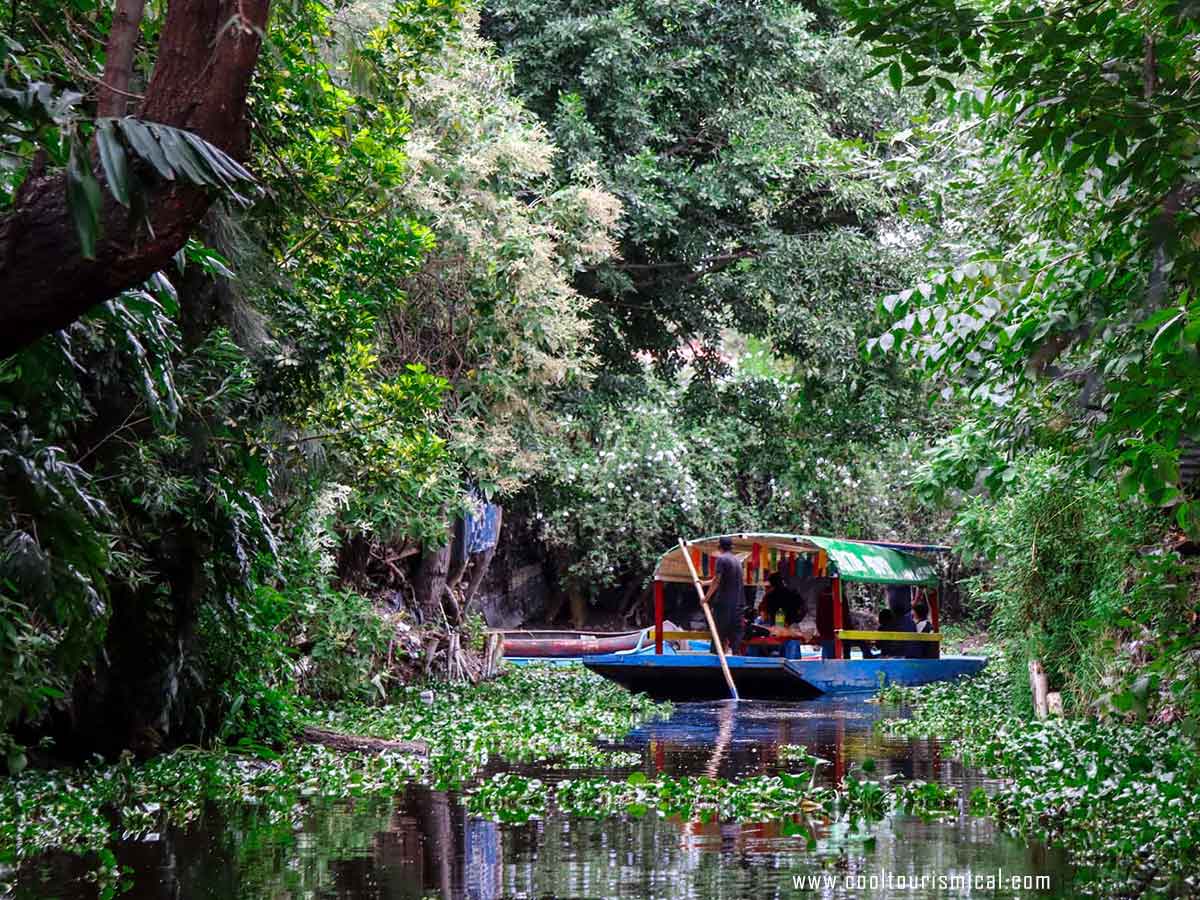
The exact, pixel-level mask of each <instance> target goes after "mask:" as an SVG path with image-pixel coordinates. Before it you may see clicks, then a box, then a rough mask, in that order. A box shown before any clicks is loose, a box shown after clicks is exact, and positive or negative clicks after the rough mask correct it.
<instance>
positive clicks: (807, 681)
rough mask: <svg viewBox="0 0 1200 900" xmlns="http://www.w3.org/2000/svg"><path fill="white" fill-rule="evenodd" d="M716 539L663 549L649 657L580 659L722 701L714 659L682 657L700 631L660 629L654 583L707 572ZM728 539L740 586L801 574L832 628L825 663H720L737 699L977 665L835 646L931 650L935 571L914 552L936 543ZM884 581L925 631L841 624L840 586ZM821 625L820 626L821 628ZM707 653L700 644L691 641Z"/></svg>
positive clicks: (670, 694)
mask: <svg viewBox="0 0 1200 900" xmlns="http://www.w3.org/2000/svg"><path fill="white" fill-rule="evenodd" d="M720 537H721V536H719V535H718V536H713V537H707V538H702V539H700V540H698V541H694V542H692V543H691V544H690V545H688V546H687V548H686V551H687V552H688V553H689V554H690V562H689V559H688V558H686V557H684V556H683V553H684V552H685V550H684V547H682V546H680V547H673V548H672V549H671V550H668V551H667V552H666V553H664V554H663V555H662V556H661V557H660V558H659V561H658V565H657V567H656V568H655V570H654V601H655V604H654V605H655V609H654V613H655V627H654V631H653V638H654V642H653V646H654V651H655V652H653V653H638V654H629V653H615V652H608V653H596V654H594V655H588V656H585V657H584V658H583V663H584V665H586V666H587V667H588V668H589V669H591V670H592V671H594V672H597V673H599V674H600V675H603V676H604V677H606V678H609V679H611V680H613V681H616V682H617V683H618V684H621V685H624V686H625V687H627V688H629V689H630V690H633V691H639V692H643V693H647V694H650V695H651V696H654V697H660V698H663V699H674V700H701V699H716V698H722V697H727V696H729V689H728V687H727V686H726V684H725V680H724V676H723V675H722V672H721V665H720V660H719V659H718V658H717V657H716V656H714V655H712V654H711V653H708V652H695V651H692V652H689V649H688V648H690V647H691V646H692V642H697V643H699V642H700V641H703V640H704V639H706V638H707V637H708V634H707V633H703V632H691V631H674V630H669V629H667V628H665V627H664V621H663V586H664V584H665V583H668V582H678V583H691V582H692V579H693V575H692V571H693V570H694V571H697V572H703V573H704V574H705V575H707V574H708V573H709V572H710V571H715V569H716V567H715V563H714V562H713V560H714V559H715V556H716V553H717V550H718V541H719V539H720ZM725 537H729V538H730V539H731V540H732V542H733V552H734V553H735V554H737V555H738V556H739V558H740V559H741V560H742V563H743V571H744V572H745V581H746V586H747V587H748V588H751V589H753V588H760V587H762V585H763V583H764V580H765V576H766V575H767V574H768V573H769V572H775V571H778V572H780V573H783V574H784V575H785V576H790V577H792V578H795V577H796V576H797V571H798V570H799V569H801V568H802V569H803V571H805V572H807V573H812V574H811V575H806V576H804V578H805V579H807V580H808V582H809V583H810V584H812V585H817V586H818V588H820V589H821V590H823V593H821V594H820V595H819V597H818V599H817V603H818V604H819V605H820V604H824V605H825V607H826V610H827V614H828V618H827V621H832V629H831V630H830V631H827V632H825V633H824V637H825V639H826V641H825V643H826V650H827V653H829V654H830V655H831V657H832V658H828V659H820V658H816V657H811V656H809V657H805V658H801V659H785V658H783V657H779V656H742V655H733V656H729V657H727V659H728V663H729V668H730V670H731V672H732V674H733V678H734V680H735V682H736V683H737V688H738V693H739V694H740V695H741V696H742V697H746V698H758V699H770V700H803V699H807V698H811V697H815V696H818V695H820V694H840V693H853V692H860V691H872V690H876V689H877V688H879V687H880V686H882V685H884V684H900V685H918V684H928V683H930V682H934V681H951V680H953V679H956V678H960V677H963V676H968V675H974V674H976V673H978V672H979V671H980V670H981V669H982V668H983V666H984V664H985V662H986V660H985V659H984V658H983V657H972V656H938V655H937V652H936V651H934V653H933V654H932V658H931V657H930V656H925V657H922V658H903V657H881V658H879V657H877V658H864V659H848V658H846V657H847V656H848V653H847V652H845V650H846V647H844V646H843V642H844V641H847V642H855V643H859V644H860V646H862V645H865V644H866V643H867V642H876V643H881V644H884V645H886V644H887V643H888V642H891V641H898V642H902V643H903V645H904V646H905V647H908V648H911V647H913V646H914V645H915V646H917V647H922V646H928V645H930V644H932V645H933V646H935V647H936V646H938V645H939V642H940V641H941V639H942V636H941V634H940V632H938V606H937V601H938V587H939V580H938V575H937V571H936V569H935V568H934V566H933V565H932V563H931V562H930V561H929V560H928V559H925V558H924V557H923V556H921V555H918V554H921V553H926V554H927V553H935V552H941V551H944V550H946V549H947V548H944V547H934V546H928V545H911V544H895V543H882V542H875V541H848V540H838V539H833V538H823V537H812V536H809V535H792V534H733V535H725ZM847 582H848V583H859V584H872V585H886V586H890V587H892V588H901V589H907V591H908V594H909V596H910V597H918V596H919V597H921V598H922V599H924V600H926V602H927V603H928V605H929V607H930V610H931V613H932V614H931V617H930V618H931V621H932V625H933V633H929V634H914V633H911V632H897V631H858V630H853V629H849V628H845V627H843V626H844V624H849V623H846V622H844V615H845V613H844V611H843V606H844V601H843V597H842V585H843V583H847ZM825 627H828V626H825ZM784 640H785V638H758V639H755V640H752V641H750V642H749V643H750V644H751V645H756V646H757V647H759V648H763V649H769V648H770V645H772V644H782V643H783V642H784ZM670 641H678V642H679V644H678V646H679V647H680V650H679V651H677V652H672V649H671V648H670V646H669V645H668V643H667V642H670ZM700 646H703V648H704V650H705V651H707V649H708V645H707V643H704V644H701V645H700Z"/></svg>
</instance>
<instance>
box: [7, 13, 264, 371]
mask: <svg viewBox="0 0 1200 900" xmlns="http://www.w3.org/2000/svg"><path fill="white" fill-rule="evenodd" d="M125 5H126V4H125V3H122V7H124V6H125ZM131 5H135V4H131ZM269 5H270V0H171V2H170V4H169V5H168V7H167V15H166V20H165V22H164V23H163V28H162V36H161V38H160V40H159V50H158V60H157V63H156V65H155V67H154V74H153V76H152V77H151V79H150V84H149V86H148V88H147V90H146V100H145V103H144V104H143V106H142V109H141V110H140V112H139V116H140V117H141V118H143V119H145V120H147V121H150V122H159V123H162V124H165V125H171V126H174V127H176V128H183V129H187V130H188V131H192V132H194V133H195V134H198V135H199V136H200V137H202V138H204V139H205V140H207V141H209V142H210V143H213V144H215V145H216V146H218V147H220V148H221V149H222V150H224V151H225V152H227V153H229V154H230V155H232V156H234V157H239V158H240V157H242V156H244V155H245V151H246V148H247V144H248V138H249V131H248V128H247V126H246V120H245V119H246V117H245V112H246V93H247V91H248V90H249V87H250V78H251V76H252V75H253V72H254V66H255V63H256V62H257V60H258V55H259V50H260V47H261V45H262V36H263V35H264V34H265V32H266V26H267V12H268V7H269ZM131 24H132V23H131V22H123V23H121V24H120V27H118V28H117V33H116V34H115V35H113V41H112V42H110V48H109V52H110V53H113V54H114V55H115V56H114V59H113V65H114V66H117V65H123V61H122V59H121V58H120V53H121V52H123V48H124V45H123V44H121V43H120V42H121V41H124V40H125V39H126V38H127V37H130V31H131V29H130V28H129V27H128V26H129V25H131ZM132 39H133V40H134V41H136V34H132ZM129 52H130V53H132V48H130V50H129ZM106 70H107V65H106ZM105 102H106V103H115V101H111V100H106V101H105ZM143 180H145V181H146V182H147V183H148V184H147V187H146V190H145V207H146V217H147V219H148V220H149V223H150V228H149V229H147V228H145V226H144V225H143V224H141V223H139V222H136V221H132V217H131V216H130V214H129V211H128V210H126V209H125V208H124V207H123V206H121V205H120V204H118V203H117V202H116V201H115V200H114V199H113V198H112V197H111V196H109V195H108V194H107V192H106V193H105V198H104V201H103V203H102V205H101V211H100V222H101V228H102V233H101V236H100V239H99V240H98V241H97V243H96V258H95V259H85V258H84V257H83V255H82V252H81V248H80V245H79V238H78V235H77V234H76V231H75V225H74V220H73V218H72V217H71V214H70V210H69V209H68V206H67V191H66V178H65V176H64V175H61V174H58V173H52V174H42V173H36V172H31V174H30V176H29V177H28V178H27V179H26V181H25V183H24V184H22V185H21V188H20V189H19V190H18V192H17V195H16V203H15V204H14V206H13V208H12V209H11V210H10V211H8V212H7V213H6V214H5V215H4V216H2V217H0V358H2V357H6V356H11V355H12V354H13V353H15V352H17V351H18V350H20V349H21V348H23V347H25V346H28V345H29V344H31V343H33V342H34V341H36V340H37V339H38V338H40V337H43V336H45V335H47V334H51V333H53V332H54V331H57V330H58V329H60V328H64V327H66V326H67V325H69V324H71V323H72V322H73V321H75V320H76V319H78V318H79V317H80V316H82V315H83V314H84V313H86V312H87V311H88V310H90V309H92V308H93V307H94V306H96V305H97V304H99V303H102V302H104V301H105V300H109V299H111V298H112V297H115V296H116V295H117V294H119V293H120V292H121V291H123V290H125V289H127V288H131V287H136V286H137V285H139V284H141V283H142V282H143V281H145V280H146V279H147V278H148V277H150V275H152V274H153V273H155V272H157V271H158V270H160V269H162V268H164V267H166V266H167V265H168V264H169V263H170V262H171V259H172V257H173V256H174V255H175V253H176V252H177V251H178V250H179V249H180V248H181V247H182V246H183V245H184V243H185V242H186V241H187V239H188V237H189V236H190V235H191V234H192V232H193V230H194V229H195V227H196V226H197V224H198V223H199V222H200V219H201V218H202V217H203V215H204V213H205V211H206V210H207V209H208V207H209V205H210V204H211V197H210V195H209V194H208V192H206V191H205V190H204V189H203V188H199V187H196V186H195V185H193V184H191V183H190V182H186V180H185V179H177V180H176V181H171V182H164V181H160V180H156V179H153V178H151V177H150V175H149V173H145V174H144V179H143Z"/></svg>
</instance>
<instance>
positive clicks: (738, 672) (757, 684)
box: [582, 653, 986, 700]
mask: <svg viewBox="0 0 1200 900" xmlns="http://www.w3.org/2000/svg"><path fill="white" fill-rule="evenodd" d="M728 661H729V669H730V672H731V673H732V674H733V680H734V683H735V684H736V685H737V689H738V694H739V695H740V696H741V697H743V698H745V699H755V700H806V699H810V698H812V697H817V696H820V695H822V694H850V693H861V692H864V691H874V690H877V689H878V688H879V687H880V686H882V685H884V684H900V685H918V684H929V683H930V682H934V681H953V680H954V679H956V678H961V677H965V676H970V675H975V674H976V673H978V672H979V671H980V670H981V669H983V667H984V664H985V663H986V660H985V659H984V658H983V657H979V656H945V657H942V658H941V659H891V658H886V659H841V660H838V659H783V658H781V657H762V656H730V657H728ZM582 662H583V664H584V665H585V666H587V667H588V668H589V669H591V670H592V671H593V672H596V673H597V674H600V675H603V676H604V677H605V678H608V679H610V680H611V681H615V682H617V683H618V684H620V685H622V686H624V687H626V688H628V689H629V690H631V691H635V692H637V693H643V694H649V695H650V696H652V697H654V698H656V699H660V700H719V699H722V698H726V697H728V696H729V688H728V687H727V686H726V684H725V677H724V675H722V673H721V663H720V660H719V659H717V657H716V656H713V655H710V654H691V653H687V654H684V653H680V654H675V655H669V654H664V655H662V656H658V655H653V654H637V655H634V654H619V653H605V654H601V655H597V656H585V657H583V660H582Z"/></svg>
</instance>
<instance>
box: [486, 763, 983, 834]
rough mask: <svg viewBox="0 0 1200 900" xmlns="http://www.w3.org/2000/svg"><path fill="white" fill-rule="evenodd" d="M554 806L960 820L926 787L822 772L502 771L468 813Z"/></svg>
mask: <svg viewBox="0 0 1200 900" xmlns="http://www.w3.org/2000/svg"><path fill="white" fill-rule="evenodd" d="M551 806H553V807H554V808H555V809H557V810H558V811H559V812H562V813H566V814H568V815H573V816H582V817H585V818H594V819H605V818H611V817H614V816H631V817H633V818H638V817H641V816H644V815H646V814H647V813H650V812H653V813H654V814H656V815H658V816H663V817H668V818H670V817H674V818H680V819H684V820H688V821H694V820H699V821H701V822H768V821H775V820H778V819H793V820H801V821H802V820H805V819H806V818H807V817H809V816H813V817H816V818H819V819H822V820H831V819H836V818H839V817H845V818H846V819H848V820H849V821H851V822H853V823H855V824H856V825H857V824H858V823H859V821H860V820H867V821H870V820H874V819H879V818H882V817H883V816H885V815H887V814H888V813H889V812H892V811H894V810H903V811H904V812H907V813H911V814H913V815H919V816H922V817H923V818H938V817H941V816H944V815H947V814H957V812H958V809H959V803H958V794H957V791H955V790H954V788H947V787H943V786H941V785H937V784H931V783H928V782H924V781H912V782H905V781H901V780H899V779H897V778H895V777H893V778H888V779H884V780H882V781H874V780H870V779H866V778H863V777H861V776H860V774H854V773H852V774H851V775H848V776H847V777H846V779H845V780H844V781H843V782H842V785H841V786H840V787H839V788H836V789H835V788H832V787H829V786H826V785H818V784H817V779H816V770H815V769H814V770H813V771H811V772H781V773H779V774H777V775H756V776H753V777H751V778H744V779H741V780H737V781H731V780H728V779H725V778H713V777H710V776H707V775H701V776H695V777H693V776H672V775H659V776H657V777H656V778H654V779H651V778H648V777H647V776H646V774H645V773H644V772H634V773H632V774H631V775H630V776H629V777H628V778H627V779H625V780H623V781H617V780H613V779H611V778H606V777H594V778H572V779H570V780H562V781H559V782H558V783H557V784H549V783H547V782H545V781H544V780H542V779H539V778H529V777H525V776H522V775H519V774H516V773H511V772H501V773H498V774H496V775H493V776H492V777H491V778H490V779H488V780H486V781H484V782H483V783H482V784H480V785H479V786H478V787H476V788H475V789H474V790H472V791H471V793H470V794H469V795H468V797H467V808H468V809H469V810H470V811H471V812H474V813H476V814H478V815H483V816H487V817H488V818H491V819H494V820H495V821H498V822H526V821H528V820H530V819H532V818H541V817H543V816H545V815H546V814H547V812H548V811H549V810H550V808H551Z"/></svg>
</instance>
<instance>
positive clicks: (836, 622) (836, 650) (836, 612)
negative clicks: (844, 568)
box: [833, 575, 842, 659]
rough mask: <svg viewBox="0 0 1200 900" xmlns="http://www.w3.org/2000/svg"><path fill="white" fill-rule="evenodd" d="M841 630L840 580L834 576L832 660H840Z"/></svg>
mask: <svg viewBox="0 0 1200 900" xmlns="http://www.w3.org/2000/svg"><path fill="white" fill-rule="evenodd" d="M841 630H842V579H841V578H838V577H837V576H836V575H835V576H834V578H833V658H834V659H841V658H842V639H841V638H840V637H839V636H838V632H839V631H841Z"/></svg>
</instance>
